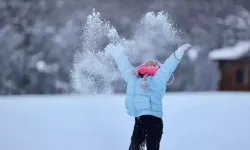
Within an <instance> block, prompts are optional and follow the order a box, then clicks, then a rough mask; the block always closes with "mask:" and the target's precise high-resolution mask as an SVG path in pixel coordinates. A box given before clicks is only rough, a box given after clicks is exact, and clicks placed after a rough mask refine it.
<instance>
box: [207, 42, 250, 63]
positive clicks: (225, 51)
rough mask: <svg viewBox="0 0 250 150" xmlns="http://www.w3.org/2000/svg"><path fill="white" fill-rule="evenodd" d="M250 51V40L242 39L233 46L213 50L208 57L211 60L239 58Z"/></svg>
mask: <svg viewBox="0 0 250 150" xmlns="http://www.w3.org/2000/svg"><path fill="white" fill-rule="evenodd" d="M248 52H250V41H241V42H238V43H237V44H236V45H235V46H232V47H224V48H221V49H216V50H213V51H211V52H210V53H209V55H208V57H209V59H211V60H237V59H239V58H241V57H243V56H244V55H246V54H248Z"/></svg>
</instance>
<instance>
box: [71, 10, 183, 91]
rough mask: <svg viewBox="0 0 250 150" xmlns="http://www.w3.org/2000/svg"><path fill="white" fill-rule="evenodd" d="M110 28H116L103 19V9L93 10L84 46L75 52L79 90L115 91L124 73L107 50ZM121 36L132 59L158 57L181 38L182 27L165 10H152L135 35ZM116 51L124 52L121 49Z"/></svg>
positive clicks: (75, 85)
mask: <svg viewBox="0 0 250 150" xmlns="http://www.w3.org/2000/svg"><path fill="white" fill-rule="evenodd" d="M110 29H115V28H114V27H113V26H112V25H111V24H110V23H109V22H108V21H106V20H104V19H102V18H101V15H100V13H98V12H97V13H96V12H95V11H93V13H92V14H91V15H90V16H88V18H87V23H86V25H85V26H84V34H83V36H82V44H83V50H82V51H80V52H78V53H77V54H76V55H75V60H74V68H73V70H72V73H71V76H72V85H73V88H74V90H75V91H77V92H80V93H88V94H89V93H91V94H93V93H112V92H113V89H112V87H111V84H112V82H114V81H115V80H117V79H118V78H120V73H119V72H118V70H117V69H116V64H115V62H113V59H112V58H111V57H110V55H107V54H106V53H104V48H105V46H106V45H108V44H109V42H110V41H109V40H108V38H107V36H108V33H109V32H108V31H109V30H110ZM114 31H115V30H114ZM118 36H119V35H118ZM120 39H121V40H120V41H119V42H120V43H121V44H122V45H123V46H124V47H125V48H126V52H125V53H126V54H127V55H128V56H129V59H130V61H131V62H134V61H136V62H138V61H139V62H144V61H145V60H147V59H155V58H156V56H157V55H161V54H163V53H164V52H166V46H167V45H169V44H176V43H177V42H179V41H180V38H179V36H178V31H177V30H176V29H175V28H174V27H173V24H172V23H171V22H170V20H169V17H168V15H167V14H164V13H163V12H159V13H158V14H155V13H153V12H148V13H147V14H146V15H145V16H143V17H142V19H141V20H140V22H139V24H138V25H137V27H136V30H135V32H134V35H133V36H132V39H130V40H126V39H125V38H122V37H120ZM116 51H117V52H118V53H119V52H121V50H120V49H117V50H116ZM165 54H166V53H165ZM166 58H167V56H166Z"/></svg>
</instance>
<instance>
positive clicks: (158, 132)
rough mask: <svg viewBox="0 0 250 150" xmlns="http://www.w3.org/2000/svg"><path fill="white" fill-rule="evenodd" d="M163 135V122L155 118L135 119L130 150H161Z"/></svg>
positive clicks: (147, 116) (143, 117) (146, 116)
mask: <svg viewBox="0 0 250 150" xmlns="http://www.w3.org/2000/svg"><path fill="white" fill-rule="evenodd" d="M162 133H163V121H162V119H161V118H157V117H154V116H149V115H145V116H141V117H138V118H135V126H134V131H133V135H132V137H131V144H130V146H129V150H143V148H144V146H145V145H146V146H147V150H159V149H160V141H161V137H162Z"/></svg>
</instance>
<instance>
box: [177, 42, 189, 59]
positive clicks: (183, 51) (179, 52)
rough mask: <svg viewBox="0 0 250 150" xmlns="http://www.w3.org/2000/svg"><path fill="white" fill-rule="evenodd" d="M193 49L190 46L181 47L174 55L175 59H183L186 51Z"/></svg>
mask: <svg viewBox="0 0 250 150" xmlns="http://www.w3.org/2000/svg"><path fill="white" fill-rule="evenodd" d="M190 47H191V45H190V44H184V45H182V46H180V47H179V48H178V49H177V50H176V51H175V52H174V53H175V57H176V58H177V59H181V58H182V56H183V55H184V53H185V51H186V50H188V49H189V48H190Z"/></svg>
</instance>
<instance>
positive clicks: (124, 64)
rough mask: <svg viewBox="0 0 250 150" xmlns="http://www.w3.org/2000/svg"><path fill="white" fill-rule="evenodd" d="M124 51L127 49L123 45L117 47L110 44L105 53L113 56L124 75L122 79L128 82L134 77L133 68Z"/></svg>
mask: <svg viewBox="0 0 250 150" xmlns="http://www.w3.org/2000/svg"><path fill="white" fill-rule="evenodd" d="M124 50H125V48H124V46H123V45H122V44H116V45H114V44H109V45H108V46H107V47H106V48H105V52H107V53H109V54H110V55H112V57H113V58H114V60H115V62H116V64H117V66H118V68H119V70H120V72H121V74H122V77H123V78H124V80H125V81H126V82H128V79H129V78H131V77H132V76H133V75H132V69H133V66H132V65H131V64H130V62H129V60H128V57H127V56H126V55H125V53H124Z"/></svg>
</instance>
